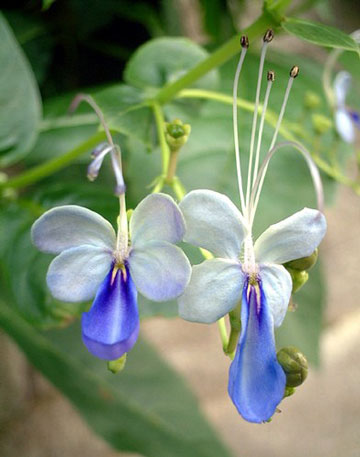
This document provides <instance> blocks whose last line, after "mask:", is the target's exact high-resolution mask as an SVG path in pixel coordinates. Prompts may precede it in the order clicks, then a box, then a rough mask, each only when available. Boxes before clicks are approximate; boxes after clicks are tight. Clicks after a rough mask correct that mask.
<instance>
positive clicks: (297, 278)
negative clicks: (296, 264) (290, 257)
mask: <svg viewBox="0 0 360 457" xmlns="http://www.w3.org/2000/svg"><path fill="white" fill-rule="evenodd" d="M286 269H287V271H288V272H289V273H290V276H291V279H292V283H293V286H292V291H291V293H292V294H294V293H295V292H297V291H298V290H300V289H301V288H302V286H303V285H304V284H305V283H306V282H307V280H308V279H309V273H308V272H307V271H298V270H293V269H292V268H286Z"/></svg>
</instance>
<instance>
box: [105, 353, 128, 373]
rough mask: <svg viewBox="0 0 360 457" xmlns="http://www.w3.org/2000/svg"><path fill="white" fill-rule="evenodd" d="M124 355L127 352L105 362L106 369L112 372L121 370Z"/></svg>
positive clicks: (124, 361)
mask: <svg viewBox="0 0 360 457" xmlns="http://www.w3.org/2000/svg"><path fill="white" fill-rule="evenodd" d="M126 356H127V354H126V353H125V354H124V355H123V356H122V357H120V359H117V360H109V362H108V363H107V367H108V370H109V371H111V373H114V374H116V373H119V371H122V370H123V369H124V368H125V363H126Z"/></svg>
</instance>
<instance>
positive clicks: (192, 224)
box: [180, 190, 246, 259]
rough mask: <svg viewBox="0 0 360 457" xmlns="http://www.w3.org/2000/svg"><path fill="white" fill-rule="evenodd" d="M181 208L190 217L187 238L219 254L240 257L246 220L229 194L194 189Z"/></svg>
mask: <svg viewBox="0 0 360 457" xmlns="http://www.w3.org/2000/svg"><path fill="white" fill-rule="evenodd" d="M180 209H181V211H182V212H183V214H184V217H185V221H186V233H185V237H184V240H185V241H187V242H188V243H190V244H193V245H195V246H199V247H202V248H205V249H207V250H208V251H210V252H212V253H213V254H214V255H216V256H218V257H225V258H228V259H238V258H239V255H240V252H241V246H242V243H243V240H244V237H245V235H246V228H245V226H246V224H245V220H244V218H243V216H242V215H241V213H240V211H239V210H238V209H237V207H236V206H235V205H234V204H233V202H232V201H231V200H230V199H229V198H228V197H227V196H226V195H223V194H220V193H218V192H214V191H211V190H193V191H192V192H190V193H188V194H187V195H186V196H185V197H184V199H183V200H182V201H181V202H180Z"/></svg>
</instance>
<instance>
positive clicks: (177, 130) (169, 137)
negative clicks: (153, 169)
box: [165, 119, 191, 151]
mask: <svg viewBox="0 0 360 457" xmlns="http://www.w3.org/2000/svg"><path fill="white" fill-rule="evenodd" d="M190 131H191V127H190V125H189V124H183V123H182V121H181V120H180V119H175V120H174V121H173V122H166V123H165V137H166V141H167V143H168V145H169V147H170V149H171V150H172V151H177V150H179V149H180V148H181V146H184V144H185V143H186V142H187V140H188V138H189V135H190Z"/></svg>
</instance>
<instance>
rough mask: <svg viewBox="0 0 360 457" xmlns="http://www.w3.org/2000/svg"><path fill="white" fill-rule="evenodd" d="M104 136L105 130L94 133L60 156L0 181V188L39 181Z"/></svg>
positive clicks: (62, 166) (68, 162)
mask: <svg viewBox="0 0 360 457" xmlns="http://www.w3.org/2000/svg"><path fill="white" fill-rule="evenodd" d="M105 136H106V135H105V132H98V133H96V134H95V135H93V136H92V137H90V138H89V139H88V140H87V141H85V142H84V143H82V144H81V145H80V146H77V147H76V148H74V149H72V150H71V151H69V152H67V153H66V154H64V155H62V156H60V157H56V158H55V159H51V160H48V161H47V162H45V163H43V164H41V165H38V166H36V167H34V168H31V169H30V170H28V171H25V172H24V173H22V174H20V175H18V176H15V177H14V178H11V179H9V180H8V181H6V182H4V183H0V189H3V188H8V187H11V188H13V189H16V188H19V187H25V186H28V185H29V184H33V183H35V182H37V181H40V180H41V179H43V178H46V177H47V176H49V175H51V174H53V173H55V172H56V171H59V170H61V169H62V168H65V167H66V166H67V165H69V164H70V163H71V162H72V161H73V160H75V159H76V158H77V157H79V156H80V155H81V154H84V153H85V152H87V151H89V150H90V149H92V148H94V147H95V146H96V145H97V144H98V143H99V142H100V141H102V140H103V139H104V138H105Z"/></svg>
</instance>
